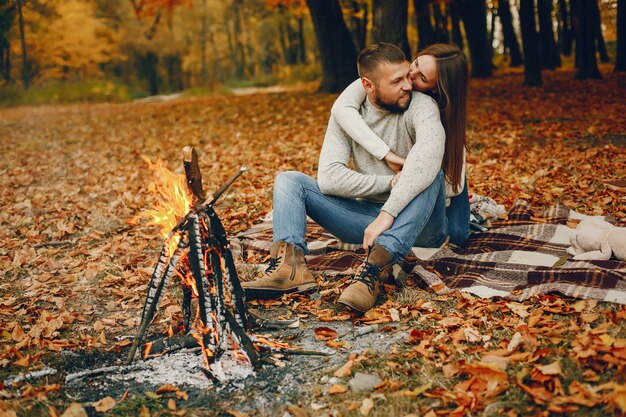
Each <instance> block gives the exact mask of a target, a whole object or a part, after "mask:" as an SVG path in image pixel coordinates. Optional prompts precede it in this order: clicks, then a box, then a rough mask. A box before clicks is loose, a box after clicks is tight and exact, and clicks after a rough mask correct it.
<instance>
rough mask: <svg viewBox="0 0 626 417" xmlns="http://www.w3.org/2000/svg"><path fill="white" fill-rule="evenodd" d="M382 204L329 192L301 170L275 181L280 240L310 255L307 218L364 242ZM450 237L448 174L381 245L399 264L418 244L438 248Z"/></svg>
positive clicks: (400, 216) (276, 224)
mask: <svg viewBox="0 0 626 417" xmlns="http://www.w3.org/2000/svg"><path fill="white" fill-rule="evenodd" d="M382 206H383V204H382V203H374V202H370V201H364V200H356V199H352V198H342V197H334V196H329V195H325V194H323V193H322V192H321V191H320V189H319V187H318V185H317V181H316V180H315V179H313V178H311V177H309V176H308V175H306V174H303V173H301V172H295V171H290V172H282V173H280V174H279V175H278V176H277V177H276V179H275V181H274V241H275V242H276V241H285V242H289V243H292V244H294V245H295V246H297V247H299V248H300V249H302V251H303V252H304V253H305V254H306V253H307V246H306V242H305V234H306V216H307V215H308V216H309V217H311V219H313V220H314V221H315V222H316V223H317V224H319V225H320V226H322V227H323V228H324V229H326V230H327V231H328V232H330V233H331V234H332V235H334V236H336V237H337V238H338V239H340V240H342V241H344V242H347V243H356V244H361V243H363V234H364V232H365V228H367V226H369V224H370V223H372V222H373V221H374V219H376V217H377V216H378V214H379V213H380V210H381V208H382ZM447 235H448V220H447V218H446V194H445V187H444V179H443V172H439V174H438V175H437V177H436V178H435V180H434V181H433V183H432V184H431V185H430V186H429V187H428V188H426V189H425V190H424V191H422V192H421V193H420V194H419V195H418V196H417V197H415V198H414V199H413V201H411V202H410V203H409V205H407V206H406V207H405V208H404V210H402V211H401V212H400V213H399V214H398V216H397V217H396V219H395V220H394V222H393V225H392V226H391V228H390V229H389V230H387V231H385V232H384V233H382V234H381V235H380V236H379V237H378V238H377V239H376V241H375V243H378V244H379V245H381V246H383V247H384V248H385V249H387V251H389V253H391V254H392V256H393V258H394V260H395V261H399V260H401V259H402V258H404V255H405V254H406V253H407V252H408V251H409V250H410V249H411V247H413V246H421V247H438V246H441V245H442V244H443V243H444V242H445V240H446V237H447Z"/></svg>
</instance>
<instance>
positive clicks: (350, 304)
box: [337, 300, 376, 313]
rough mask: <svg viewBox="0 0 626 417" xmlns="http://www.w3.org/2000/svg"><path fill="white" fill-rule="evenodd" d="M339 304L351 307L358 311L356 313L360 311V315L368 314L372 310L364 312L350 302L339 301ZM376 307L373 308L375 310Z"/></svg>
mask: <svg viewBox="0 0 626 417" xmlns="http://www.w3.org/2000/svg"><path fill="white" fill-rule="evenodd" d="M337 302H338V303H339V304H343V305H344V306H346V307H350V308H351V309H353V310H356V311H358V312H359V313H366V312H368V311H369V310H371V308H368V309H366V310H363V309H362V308H361V307H357V306H356V305H354V304H352V303H350V302H348V301H339V300H337ZM375 305H376V304H374V306H375ZM374 306H372V308H374Z"/></svg>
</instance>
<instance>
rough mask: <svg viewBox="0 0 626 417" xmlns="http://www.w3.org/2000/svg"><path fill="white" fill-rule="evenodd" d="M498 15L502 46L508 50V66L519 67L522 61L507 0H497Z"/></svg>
mask: <svg viewBox="0 0 626 417" xmlns="http://www.w3.org/2000/svg"><path fill="white" fill-rule="evenodd" d="M498 15H499V16H500V23H501V24H502V33H503V35H504V47H505V48H506V49H508V51H509V57H510V58H511V61H510V62H509V66H511V67H519V66H520V65H522V64H523V63H524V59H523V58H522V52H521V51H520V47H519V43H518V42H517V35H516V34H515V30H514V29H513V16H512V15H511V5H510V4H509V0H499V1H498Z"/></svg>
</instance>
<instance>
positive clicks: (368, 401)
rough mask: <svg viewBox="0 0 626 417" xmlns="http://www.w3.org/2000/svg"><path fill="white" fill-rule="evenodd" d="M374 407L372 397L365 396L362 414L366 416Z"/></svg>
mask: <svg viewBox="0 0 626 417" xmlns="http://www.w3.org/2000/svg"><path fill="white" fill-rule="evenodd" d="M372 408H374V400H372V399H371V398H364V399H363V401H362V402H361V408H359V413H361V415H362V416H366V415H368V414H369V413H370V411H372Z"/></svg>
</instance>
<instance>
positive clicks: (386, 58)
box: [356, 42, 406, 78]
mask: <svg viewBox="0 0 626 417" xmlns="http://www.w3.org/2000/svg"><path fill="white" fill-rule="evenodd" d="M405 61H406V55H404V52H402V49H400V48H398V47H397V46H396V45H393V44H391V43H387V42H378V43H374V44H371V45H370V46H368V47H367V48H365V49H363V50H362V51H361V53H359V57H358V58H357V61H356V62H357V68H358V71H359V77H368V78H371V77H372V74H373V73H374V72H375V71H376V70H377V69H378V66H379V65H380V64H386V63H390V64H398V63H401V62H405Z"/></svg>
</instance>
